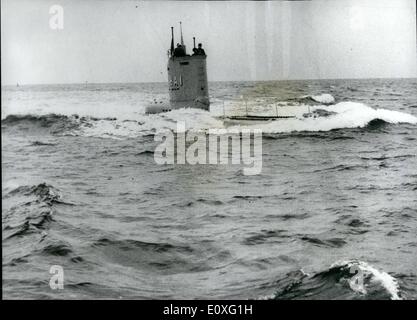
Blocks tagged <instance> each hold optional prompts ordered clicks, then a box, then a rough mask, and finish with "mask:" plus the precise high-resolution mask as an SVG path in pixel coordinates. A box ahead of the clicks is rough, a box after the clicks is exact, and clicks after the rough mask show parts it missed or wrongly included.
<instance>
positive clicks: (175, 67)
mask: <svg viewBox="0 0 417 320" xmlns="http://www.w3.org/2000/svg"><path fill="white" fill-rule="evenodd" d="M180 33H181V43H178V44H177V46H176V47H174V27H171V48H170V49H169V50H168V65H167V71H168V88H169V103H167V102H163V101H156V100H155V101H154V102H153V103H151V104H150V105H148V106H147V107H146V108H145V113H146V114H155V113H162V112H169V111H172V110H175V109H181V108H196V109H203V110H207V111H210V99H209V93H208V92H209V91H208V80H207V64H206V60H207V55H206V53H205V51H204V49H203V48H202V44H201V43H200V44H198V48H197V47H196V45H195V37H193V45H194V47H193V50H192V51H193V54H191V55H190V54H189V53H187V49H186V45H185V44H184V39H183V35H182V24H181V22H180Z"/></svg>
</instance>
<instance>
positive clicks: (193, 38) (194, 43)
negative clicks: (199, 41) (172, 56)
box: [193, 37, 195, 49]
mask: <svg viewBox="0 0 417 320" xmlns="http://www.w3.org/2000/svg"><path fill="white" fill-rule="evenodd" d="M193 42H194V49H195V37H193Z"/></svg>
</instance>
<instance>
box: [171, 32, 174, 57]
mask: <svg viewBox="0 0 417 320" xmlns="http://www.w3.org/2000/svg"><path fill="white" fill-rule="evenodd" d="M173 54H174V27H171V56H172V55H173Z"/></svg>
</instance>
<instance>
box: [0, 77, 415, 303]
mask: <svg viewBox="0 0 417 320" xmlns="http://www.w3.org/2000/svg"><path fill="white" fill-rule="evenodd" d="M166 95H167V86H166V85H165V84H151V83H150V84H79V85H33V86H29V85H27V86H25V85H23V86H19V87H3V88H2V120H1V126H2V200H3V207H2V240H3V266H2V268H3V295H4V298H6V299H101V298H104V299H149V298H158V299H165V298H173V299H182V298H191V299H194V298H224V299H231V298H237V299H416V298H417V79H375V80H325V81H312V80H311V81H275V82H218V83H216V82H215V83H211V84H210V95H211V101H212V110H211V112H206V111H200V110H191V109H188V110H186V109H183V110H176V111H172V112H169V113H165V114H161V115H145V114H144V108H145V106H146V105H147V104H148V103H149V102H151V101H153V100H154V99H157V100H159V99H165V98H166ZM333 100H334V101H333ZM271 101H272V102H271ZM271 103H273V104H274V106H275V107H274V108H273V109H272V113H274V112H278V113H279V114H281V115H283V114H289V113H294V114H295V115H296V116H297V117H296V118H292V119H282V120H277V121H273V122H266V123H255V124H252V125H251V124H249V125H248V124H245V127H252V128H260V129H262V130H263V146H262V150H263V151H262V153H263V154H262V161H263V162H262V172H261V173H260V174H259V175H253V176H247V175H244V174H242V168H243V166H241V165H232V164H230V165H189V164H185V165H179V164H176V165H157V164H156V163H155V160H154V150H155V147H156V145H157V144H158V143H159V142H155V141H154V135H155V133H157V132H158V130H161V129H164V128H169V129H174V128H175V124H176V121H178V120H181V121H185V123H186V128H187V130H203V131H204V130H207V129H210V128H223V127H225V123H224V122H223V120H222V119H221V118H219V115H220V116H221V115H222V114H226V115H228V114H230V115H234V114H237V113H239V112H245V113H246V112H247V111H246V108H247V107H246V105H248V104H249V107H250V108H249V109H250V110H249V111H248V112H253V113H254V114H259V113H260V112H269V111H271V110H270V107H269V106H270V104H271ZM224 105H225V106H226V107H223V106H224ZM244 105H245V107H243V106H244ZM229 107H230V108H229ZM239 108H240V109H239ZM242 108H243V109H242ZM261 109H265V110H261ZM242 110H243V111H242ZM260 110H261V111H260ZM317 110H319V111H320V112H319V111H317ZM306 113H309V114H310V115H312V116H307V117H306V116H304V115H305V114H306ZM235 126H236V124H235ZM52 265H60V266H62V267H63V270H64V289H63V290H52V289H51V288H50V286H49V281H50V277H51V274H50V273H49V271H50V267H51V266H52ZM358 276H360V279H359V280H358Z"/></svg>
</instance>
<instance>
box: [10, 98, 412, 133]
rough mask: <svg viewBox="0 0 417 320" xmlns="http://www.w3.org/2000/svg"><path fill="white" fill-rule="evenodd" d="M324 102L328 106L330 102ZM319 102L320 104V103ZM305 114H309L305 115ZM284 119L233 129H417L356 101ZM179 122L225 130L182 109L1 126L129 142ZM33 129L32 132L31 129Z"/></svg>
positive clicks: (294, 109) (290, 109) (295, 110)
mask: <svg viewBox="0 0 417 320" xmlns="http://www.w3.org/2000/svg"><path fill="white" fill-rule="evenodd" d="M326 97H327V96H325V97H322V98H323V99H322V100H326V99H327V100H326V101H330V98H329V97H327V98H326ZM320 99H321V98H319V99H317V100H320ZM306 112H307V113H306ZM279 113H280V114H286V115H287V114H289V115H293V116H294V118H289V119H279V120H276V121H267V122H265V123H259V122H254V123H253V124H252V123H248V122H245V123H235V124H232V125H230V126H227V127H228V128H231V129H237V130H240V129H244V128H246V129H253V128H256V129H261V130H262V132H263V133H265V134H274V133H297V132H326V131H331V130H336V129H348V128H369V129H373V128H380V127H383V126H385V125H386V124H400V123H406V124H417V117H415V116H413V115H410V114H407V113H404V112H399V111H393V110H387V109H374V108H371V107H369V106H367V105H365V104H362V103H357V102H339V103H337V104H331V105H323V104H320V105H317V106H307V105H304V104H301V105H298V106H283V107H280V111H279ZM178 122H183V123H184V124H185V129H186V130H188V131H193V132H200V131H202V132H207V130H210V129H222V128H226V124H225V122H224V121H223V119H222V118H221V117H220V116H216V115H215V114H214V113H211V112H207V111H204V110H198V109H179V110H173V111H170V112H167V113H163V114H155V115H144V114H138V115H136V116H135V119H118V118H112V117H107V118H95V117H80V116H78V115H72V116H64V115H56V114H48V115H42V116H34V115H9V116H7V117H6V118H5V119H3V120H2V127H6V128H8V127H16V126H24V127H25V128H26V129H28V126H30V125H31V126H32V129H35V128H46V129H48V130H49V132H50V133H51V134H56V135H73V136H85V137H99V138H113V139H125V138H136V137H140V136H153V135H155V134H156V133H158V132H161V131H163V130H171V131H176V130H177V124H178ZM29 129H31V127H29Z"/></svg>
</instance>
